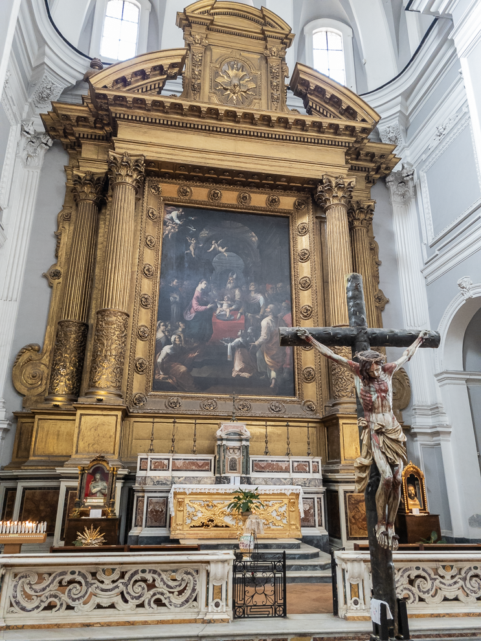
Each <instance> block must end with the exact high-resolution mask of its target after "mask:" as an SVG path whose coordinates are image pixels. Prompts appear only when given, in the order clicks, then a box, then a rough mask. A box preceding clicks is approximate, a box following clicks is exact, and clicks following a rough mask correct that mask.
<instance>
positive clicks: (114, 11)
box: [105, 0, 123, 19]
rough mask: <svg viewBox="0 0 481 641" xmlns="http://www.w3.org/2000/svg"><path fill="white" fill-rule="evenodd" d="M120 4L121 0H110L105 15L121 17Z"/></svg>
mask: <svg viewBox="0 0 481 641" xmlns="http://www.w3.org/2000/svg"><path fill="white" fill-rule="evenodd" d="M122 4H123V2H122V0H110V2H108V3H107V11H106V12H105V15H106V16H111V17H112V18H119V19H120V18H121V17H122Z"/></svg>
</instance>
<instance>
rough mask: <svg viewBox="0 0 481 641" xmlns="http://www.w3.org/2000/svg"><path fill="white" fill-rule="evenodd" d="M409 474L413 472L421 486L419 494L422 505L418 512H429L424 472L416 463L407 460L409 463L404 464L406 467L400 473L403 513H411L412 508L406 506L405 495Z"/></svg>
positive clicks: (406, 493)
mask: <svg viewBox="0 0 481 641" xmlns="http://www.w3.org/2000/svg"><path fill="white" fill-rule="evenodd" d="M411 474H414V476H415V477H416V478H417V479H418V480H419V484H420V486H421V494H422V497H423V505H424V507H422V508H421V509H420V510H419V513H420V514H429V510H428V497H427V493H426V479H425V477H424V473H423V471H422V470H420V469H419V467H417V465H414V463H412V462H411V461H409V464H408V465H406V467H405V468H404V470H403V473H402V494H403V506H402V507H404V513H405V514H412V509H409V508H408V502H407V495H408V476H411Z"/></svg>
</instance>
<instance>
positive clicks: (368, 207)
mask: <svg viewBox="0 0 481 641" xmlns="http://www.w3.org/2000/svg"><path fill="white" fill-rule="evenodd" d="M375 204H376V203H375V201H374V200H367V201H363V202H360V201H359V200H357V201H356V202H353V203H351V205H350V207H349V209H348V212H347V215H348V219H349V226H350V228H351V245H352V262H353V267H354V271H355V272H356V273H357V274H361V276H362V283H363V288H364V299H365V302H366V312H367V322H368V324H369V326H370V327H376V325H377V323H376V316H377V314H376V305H375V301H374V294H375V290H374V282H373V273H372V256H371V249H370V247H369V236H368V232H369V227H370V225H371V223H372V219H373V216H374V205H375Z"/></svg>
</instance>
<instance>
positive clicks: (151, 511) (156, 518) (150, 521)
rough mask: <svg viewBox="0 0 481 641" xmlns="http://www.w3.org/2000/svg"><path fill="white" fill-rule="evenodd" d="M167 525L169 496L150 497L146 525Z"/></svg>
mask: <svg viewBox="0 0 481 641" xmlns="http://www.w3.org/2000/svg"><path fill="white" fill-rule="evenodd" d="M166 525H167V498H160V497H149V498H148V499H147V513H146V517H145V527H166Z"/></svg>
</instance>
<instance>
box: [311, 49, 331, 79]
mask: <svg viewBox="0 0 481 641" xmlns="http://www.w3.org/2000/svg"><path fill="white" fill-rule="evenodd" d="M314 69H317V71H320V72H321V73H324V74H326V75H329V60H328V53H327V51H322V50H320V49H317V50H316V49H315V50H314Z"/></svg>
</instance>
